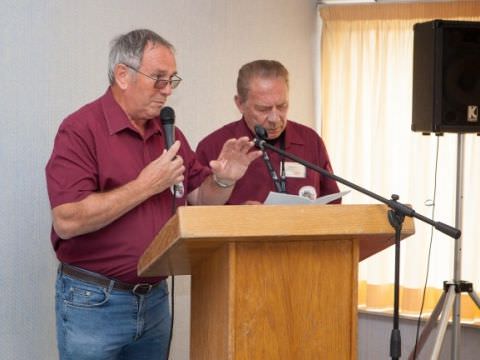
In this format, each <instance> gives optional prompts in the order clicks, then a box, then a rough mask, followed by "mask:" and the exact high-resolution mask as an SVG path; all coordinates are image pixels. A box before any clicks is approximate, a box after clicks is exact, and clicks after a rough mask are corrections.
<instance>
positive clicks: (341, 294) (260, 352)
mask: <svg viewBox="0 0 480 360" xmlns="http://www.w3.org/2000/svg"><path fill="white" fill-rule="evenodd" d="M386 214H387V208H386V207H385V206H383V205H328V206H311V205H307V206H266V205H261V206H221V207H218V206H211V207H183V208H179V209H178V212H177V215H175V216H174V217H173V218H172V219H171V220H170V221H169V222H168V223H167V224H166V226H165V227H164V229H163V230H162V231H161V232H160V233H159V234H158V236H157V237H156V238H155V239H154V241H153V242H152V244H151V245H150V247H149V248H148V249H147V250H146V251H145V253H144V255H143V256H142V258H141V259H140V262H139V267H138V269H139V274H140V275H142V276H150V275H152V276H153V275H169V274H191V275H192V282H191V283H192V290H191V297H192V298H191V304H192V305H191V306H192V308H191V350H190V355H191V359H355V358H356V345H357V336H356V329H357V310H356V308H357V264H358V260H359V257H360V258H365V257H367V256H370V255H372V254H374V253H376V252H378V251H380V250H381V249H384V248H386V247H388V246H390V245H391V244H393V241H394V232H393V229H392V227H391V226H390V224H389V223H388V220H387V215H386ZM413 232H414V228H413V220H412V219H410V218H407V219H406V221H405V224H404V229H403V233H402V237H406V236H408V235H411V234H413Z"/></svg>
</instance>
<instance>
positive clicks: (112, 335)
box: [55, 272, 171, 360]
mask: <svg viewBox="0 0 480 360" xmlns="http://www.w3.org/2000/svg"><path fill="white" fill-rule="evenodd" d="M112 285H113V282H112ZM112 285H111V286H110V288H104V287H101V286H99V285H95V284H90V283H87V282H84V281H81V280H78V279H74V278H72V277H70V276H68V275H66V274H62V273H60V272H59V274H58V276H57V282H56V300H55V301H56V304H55V311H56V319H57V343H58V351H59V355H60V359H61V360H113V359H115V360H127V359H135V360H141V359H148V360H154V359H158V360H164V359H166V358H167V347H168V340H169V336H170V318H171V317H170V309H169V303H168V298H169V297H168V287H167V283H166V281H162V283H161V284H159V285H158V286H155V287H154V288H153V289H152V290H151V291H150V292H149V293H148V294H146V295H135V294H133V293H132V292H130V291H124V290H115V289H112V288H111V287H112Z"/></svg>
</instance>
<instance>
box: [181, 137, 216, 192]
mask: <svg viewBox="0 0 480 360" xmlns="http://www.w3.org/2000/svg"><path fill="white" fill-rule="evenodd" d="M177 136H178V139H179V140H180V142H181V143H182V146H181V155H182V157H183V161H184V163H185V167H186V168H187V171H188V173H187V174H188V175H187V179H186V184H187V193H190V192H192V191H193V190H195V189H196V188H198V187H199V186H200V185H201V184H202V183H203V181H204V180H205V179H206V178H207V177H208V176H210V175H211V173H212V170H211V169H210V167H208V165H206V164H202V163H201V162H200V161H199V160H198V159H197V155H196V154H195V152H194V151H193V150H192V148H191V147H190V145H189V143H188V141H187V139H186V138H185V136H184V135H183V133H182V132H181V131H180V130H178V134H177Z"/></svg>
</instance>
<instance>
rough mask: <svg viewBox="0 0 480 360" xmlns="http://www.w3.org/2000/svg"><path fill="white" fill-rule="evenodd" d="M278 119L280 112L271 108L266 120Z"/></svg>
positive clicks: (275, 120) (274, 120) (273, 120)
mask: <svg viewBox="0 0 480 360" xmlns="http://www.w3.org/2000/svg"><path fill="white" fill-rule="evenodd" d="M278 120H280V114H279V113H278V111H277V110H276V109H273V110H272V111H270V112H269V113H268V116H267V121H268V122H277V121H278Z"/></svg>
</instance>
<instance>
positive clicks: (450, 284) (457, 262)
mask: <svg viewBox="0 0 480 360" xmlns="http://www.w3.org/2000/svg"><path fill="white" fill-rule="evenodd" d="M463 136H464V134H458V137H457V177H456V182H457V183H456V203H455V227H456V228H457V229H459V228H460V227H461V226H462V220H463V218H462V209H463V168H464V159H463V158H464V143H463ZM454 253H455V254H454V263H453V264H454V265H453V280H452V281H444V283H443V293H442V296H441V297H440V299H439V300H438V303H437V305H436V306H435V308H434V309H433V312H432V315H431V316H430V319H429V320H428V321H427V323H426V324H425V327H424V329H423V331H422V334H421V336H420V338H419V341H418V344H417V346H416V348H415V349H413V351H412V352H411V353H410V356H409V357H408V358H409V360H413V359H414V358H415V356H416V355H418V354H419V353H420V351H421V350H422V348H423V345H425V342H426V341H427V339H428V336H429V335H430V333H431V331H432V330H433V328H434V327H435V325H436V322H437V320H438V317H439V316H440V315H441V318H440V326H439V330H438V333H437V338H436V340H435V344H434V346H433V350H432V356H431V357H430V359H431V360H436V359H438V356H439V354H440V350H441V347H442V343H443V339H444V337H445V332H446V330H447V325H448V320H449V319H450V315H452V349H451V359H452V360H459V359H460V335H461V332H460V330H461V326H460V325H461V324H460V297H461V294H462V292H466V293H468V295H469V296H470V298H471V299H472V300H473V302H474V303H475V304H476V305H477V307H478V308H479V309H480V298H479V297H478V296H477V294H476V293H475V292H474V291H473V286H472V283H470V282H467V281H463V280H460V278H461V275H460V274H461V270H462V237H459V238H458V239H456V241H455V250H454ZM452 310H453V314H452Z"/></svg>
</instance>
